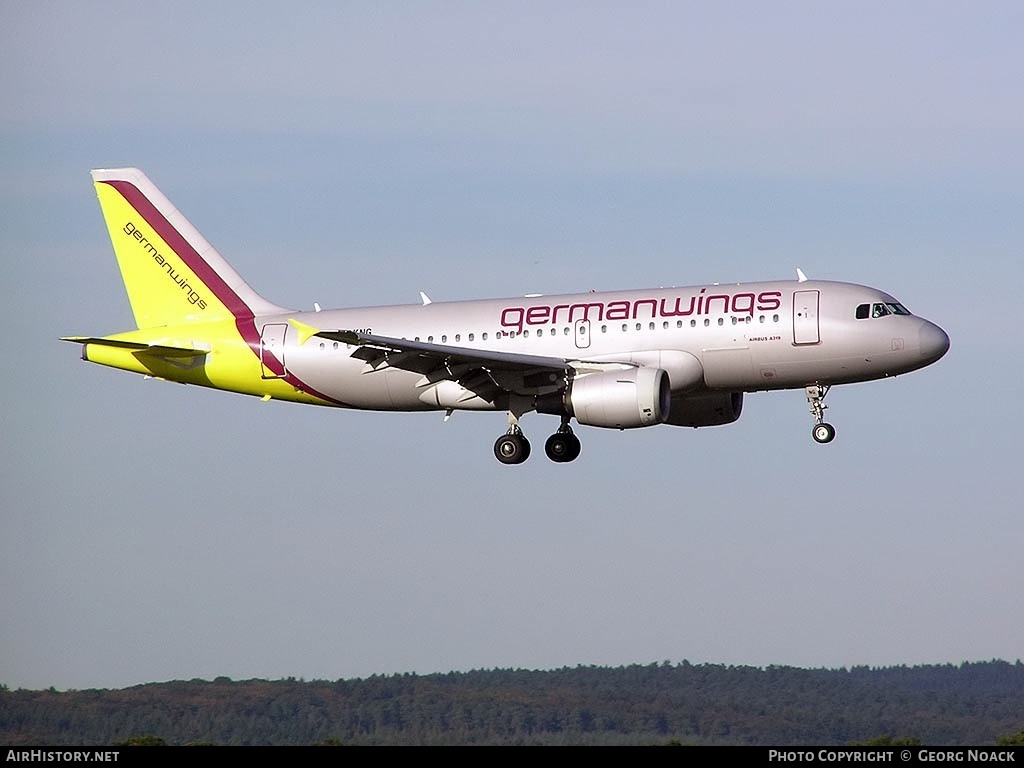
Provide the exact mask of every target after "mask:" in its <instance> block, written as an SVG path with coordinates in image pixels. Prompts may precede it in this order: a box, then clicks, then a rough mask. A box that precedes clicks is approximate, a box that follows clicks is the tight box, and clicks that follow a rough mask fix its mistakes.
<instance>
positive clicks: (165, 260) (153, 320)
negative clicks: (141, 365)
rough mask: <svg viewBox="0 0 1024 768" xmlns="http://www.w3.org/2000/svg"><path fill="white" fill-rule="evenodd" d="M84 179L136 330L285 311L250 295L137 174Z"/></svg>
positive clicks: (102, 173) (126, 171)
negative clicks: (97, 207) (92, 191)
mask: <svg viewBox="0 0 1024 768" xmlns="http://www.w3.org/2000/svg"><path fill="white" fill-rule="evenodd" d="M92 178H93V183H94V184H95V186H96V194H97V195H98V197H99V200H100V208H101V209H102V210H103V217H104V219H105V220H106V222H107V230H108V231H109V233H110V240H111V242H112V243H113V246H114V253H115V255H116V256H117V263H118V266H119V267H120V269H121V277H122V279H123V280H124V285H125V288H126V289H127V291H128V301H129V302H130V303H131V306H132V312H133V313H134V315H135V323H136V325H137V326H138V327H139V328H155V327H158V326H164V325H177V324H180V323H187V322H206V321H213V320H225V319H229V318H232V317H234V318H235V319H236V320H238V319H249V318H252V317H254V316H258V315H266V314H276V313H279V312H284V311H285V310H284V309H283V308H281V307H278V306H276V305H274V304H271V303H270V302H268V301H266V300H265V299H263V298H262V297H261V296H259V294H257V293H256V292H255V291H254V290H253V289H252V288H250V287H249V285H248V284H247V283H246V282H245V281H244V280H243V279H242V278H241V277H240V276H239V275H238V273H237V272H235V270H234V269H232V268H231V266H230V265H229V264H228V263H227V262H226V261H225V260H224V258H223V257H222V256H221V255H220V254H219V253H217V251H216V249H215V248H214V247H213V246H212V245H210V243H209V242H207V240H206V238H204V237H203V236H202V235H201V234H199V231H198V230H197V229H196V228H195V227H193V226H192V225H191V224H190V223H189V222H188V220H187V219H186V218H185V217H184V216H183V215H182V214H181V212H179V211H178V209H177V208H175V207H174V206H173V205H172V204H171V202H170V201H169V200H168V199H167V198H166V197H164V195H163V194H162V193H161V192H160V190H158V189H157V188H156V185H154V184H153V182H151V181H150V180H149V179H148V178H147V177H146V175H145V174H144V173H143V172H142V171H140V170H138V169H137V168H119V169H115V170H96V171H93V172H92Z"/></svg>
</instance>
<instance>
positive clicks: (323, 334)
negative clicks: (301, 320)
mask: <svg viewBox="0 0 1024 768" xmlns="http://www.w3.org/2000/svg"><path fill="white" fill-rule="evenodd" d="M314 335H315V336H319V337H320V338H323V339H331V340H332V341H340V342H343V343H345V344H351V345H352V346H356V347H360V348H361V349H363V350H366V351H367V352H369V353H370V354H368V355H360V356H361V357H363V358H364V359H366V360H367V362H371V364H373V361H374V360H375V359H379V360H380V361H386V362H387V363H388V364H389V365H393V366H395V367H396V368H405V369H407V370H416V371H419V370H420V369H421V368H422V367H423V366H421V365H419V364H417V363H415V362H413V361H415V360H422V361H424V362H425V363H426V367H427V368H433V367H436V366H437V365H460V364H470V365H478V366H482V367H486V368H489V369H493V370H507V371H523V370H528V369H529V370H535V371H543V370H547V371H552V372H557V373H560V374H565V373H569V372H570V371H572V370H574V369H575V366H574V365H572V363H571V362H570V361H568V360H564V359H562V358H558V357H544V356H541V355H520V354H516V353H514V352H495V351H492V350H479V349H469V348H467V347H451V346H446V345H443V344H433V343H431V342H423V341H410V340H408V339H395V338H391V337H389V336H377V335H375V334H369V333H359V332H358V331H318V332H317V333H315V334H314ZM403 361H404V362H405V364H403Z"/></svg>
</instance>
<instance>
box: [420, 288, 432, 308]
mask: <svg viewBox="0 0 1024 768" xmlns="http://www.w3.org/2000/svg"><path fill="white" fill-rule="evenodd" d="M420 300H421V301H422V302H423V306H424V307H425V306H427V304H429V303H430V297H429V296H427V294H425V293H424V292H423V291H420Z"/></svg>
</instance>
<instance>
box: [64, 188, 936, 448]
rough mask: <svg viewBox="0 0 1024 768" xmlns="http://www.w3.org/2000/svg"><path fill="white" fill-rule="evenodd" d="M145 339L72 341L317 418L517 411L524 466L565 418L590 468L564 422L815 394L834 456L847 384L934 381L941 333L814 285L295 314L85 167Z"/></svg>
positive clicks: (555, 444) (871, 294)
mask: <svg viewBox="0 0 1024 768" xmlns="http://www.w3.org/2000/svg"><path fill="white" fill-rule="evenodd" d="M92 178H93V183H94V186H95V189H96V194H97V196H98V197H99V202H100V207H101V210H102V213H103V216H104V219H105V221H106V225H107V229H108V231H109V234H110V238H111V242H112V243H113V247H114V253H115V256H116V258H117V262H118V265H119V268H120V271H121V276H122V278H123V280H124V284H125V288H126V290H127V293H128V299H129V303H130V305H131V308H132V312H133V314H134V317H135V324H136V326H137V328H136V329H135V330H131V331H126V332H123V333H115V334H112V335H109V336H102V337H93V336H69V337H64V338H63V339H62V340H63V341H71V342H75V343H78V344H81V345H82V359H83V360H86V361H89V362H92V363H98V364H100V365H105V366H111V367H113V368H119V369H123V370H127V371H132V372H135V373H139V374H143V375H145V376H147V377H152V378H158V379H166V380H169V381H175V382H181V383H184V384H195V385H199V386H204V387H212V388H216V389H221V390H227V391H231V392H237V393H243V394H247V395H253V396H256V397H258V398H261V399H262V400H265V401H266V400H287V401H292V402H297V403H307V404H311V405H323V406H333V407H338V408H351V409H366V410H376V411H444V414H445V415H444V419H445V420H446V421H447V420H448V418H449V417H450V416H451V415H452V413H453V412H455V411H506V412H507V413H508V430H507V432H505V433H504V434H502V435H500V436H499V437H498V439H497V440H496V442H495V444H494V455H495V457H496V458H497V459H498V461H500V462H501V463H503V464H520V463H522V462H523V461H525V460H526V459H527V458H528V457H529V455H530V442H529V440H527V438H526V436H525V435H524V433H523V431H522V429H521V428H520V424H519V421H520V418H521V417H522V416H523V415H524V414H527V413H530V412H537V413H541V414H548V415H552V416H557V417H559V419H560V425H559V427H558V428H557V429H556V431H555V432H554V433H553V434H552V435H551V436H550V437H549V438H548V439H547V441H546V443H545V446H544V450H545V453H546V454H547V456H548V458H549V459H551V460H552V461H554V462H557V463H567V462H571V461H573V460H575V459H576V458H577V457H578V456H579V455H580V450H581V444H580V440H579V438H578V437H577V436H576V434H575V433H574V431H573V428H572V426H571V422H572V421H573V420H574V419H575V421H576V422H577V424H578V425H585V426H593V427H604V428H609V429H618V430H624V429H634V428H641V427H652V426H656V425H671V426H679V427H708V426H717V425H724V424H730V423H732V422H735V421H736V420H737V419H738V418H739V417H740V413H741V412H742V409H743V396H744V394H745V393H751V392H758V391H772V390H786V389H803V390H804V393H805V396H806V398H807V403H808V408H809V411H810V413H811V415H812V417H813V419H814V425H813V427H812V432H811V434H812V437H813V439H814V440H815V441H817V442H818V443H828V442H830V441H831V440H832V439H833V438H834V437H835V434H836V430H835V428H834V427H833V426H832V425H831V424H829V423H827V422H826V421H825V420H824V411H825V409H826V408H827V407H828V406H827V405H825V403H824V399H825V396H826V395H827V394H828V392H829V390H830V388H831V387H833V386H834V385H837V384H849V383H854V382H862V381H870V380H874V379H882V378H886V377H890V376H896V375H899V374H903V373H908V372H910V371H914V370H917V369H919V368H923V367H925V366H927V365H930V364H932V363H934V362H936V361H937V360H939V359H940V358H941V357H942V356H943V355H944V354H945V353H946V351H947V350H948V349H949V337H948V336H947V335H946V333H945V331H943V330H942V328H940V327H939V326H938V325H936V324H934V323H932V322H929V321H928V320H925V319H923V318H920V317H917V316H915V315H913V314H911V312H910V311H909V310H907V309H906V308H905V307H904V305H903V304H901V303H900V302H899V301H897V300H896V299H895V298H893V297H892V296H890V295H889V294H887V293H885V292H883V291H880V290H876V289H874V288H869V287H866V286H862V285H856V284H852V283H843V282H833V281H821V280H809V279H808V278H807V277H806V275H804V273H803V272H802V271H800V270H797V279H796V280H788V281H773V282H756V283H735V284H727V285H720V284H717V283H715V284H708V285H697V286H692V287H679V288H656V289H650V290H625V291H615V292H606V293H605V292H602V293H596V292H588V293H579V294H572V295H555V296H544V295H539V294H532V295H527V296H523V297H518V298H509V299H483V300H473V301H452V302H440V301H438V302H434V301H431V300H430V298H429V297H428V296H427V295H426V294H425V293H421V294H420V302H419V303H418V304H409V305H400V306H380V307H363V308H352V309H335V310H321V308H320V306H319V305H314V309H313V310H312V311H295V310H291V309H286V308H284V307H280V306H278V305H276V304H272V303H271V302H269V301H267V300H266V299H264V298H263V297H262V296H260V295H259V294H257V293H256V292H255V291H254V290H253V289H252V288H251V287H250V286H249V285H248V283H246V282H245V281H244V280H243V279H242V278H241V276H239V274H238V273H237V272H236V271H235V270H234V269H233V268H232V267H231V266H230V265H229V264H228V263H227V261H225V260H224V258H223V257H222V256H221V255H220V254H219V253H218V252H217V251H216V250H215V249H214V247H213V246H212V245H210V243H209V242H207V240H206V239H205V238H204V237H203V236H202V235H201V234H200V233H199V231H198V230H197V229H196V228H195V227H193V226H192V224H190V223H189V221H188V220H187V219H186V218H185V217H184V216H183V215H182V214H181V213H180V212H179V211H178V210H177V209H176V208H175V207H174V206H173V205H172V204H171V202H170V201H169V200H168V199H167V198H166V197H165V196H164V195H163V194H162V193H161V192H160V191H159V190H158V189H157V187H156V185H154V184H153V182H151V181H150V180H149V178H147V177H146V175H145V174H144V173H143V172H142V171H140V170H138V169H136V168H121V169H113V170H94V171H92Z"/></svg>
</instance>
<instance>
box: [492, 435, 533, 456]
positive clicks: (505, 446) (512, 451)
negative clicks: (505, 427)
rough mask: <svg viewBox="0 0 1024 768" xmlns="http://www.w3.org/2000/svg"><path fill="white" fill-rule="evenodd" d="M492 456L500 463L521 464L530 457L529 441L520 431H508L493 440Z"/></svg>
mask: <svg viewBox="0 0 1024 768" xmlns="http://www.w3.org/2000/svg"><path fill="white" fill-rule="evenodd" d="M494 456H495V458H497V460H498V461H500V462H501V463H502V464H522V463H523V462H524V461H526V460H527V459H528V458H530V441H529V440H527V439H526V438H525V437H523V434H522V433H521V432H509V433H507V434H504V435H502V436H501V437H499V438H498V439H497V440H496V441H495V442H494Z"/></svg>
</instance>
